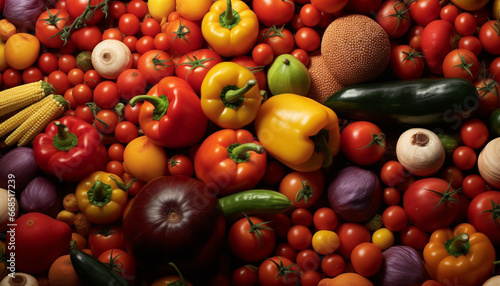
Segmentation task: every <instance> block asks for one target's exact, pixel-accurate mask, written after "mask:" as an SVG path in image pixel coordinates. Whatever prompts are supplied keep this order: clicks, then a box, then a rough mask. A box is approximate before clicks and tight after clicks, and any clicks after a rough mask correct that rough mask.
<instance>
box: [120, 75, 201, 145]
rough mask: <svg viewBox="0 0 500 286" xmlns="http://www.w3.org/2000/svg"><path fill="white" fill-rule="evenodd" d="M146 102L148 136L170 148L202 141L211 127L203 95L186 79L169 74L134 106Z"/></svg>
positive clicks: (142, 121) (143, 120)
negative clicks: (201, 99)
mask: <svg viewBox="0 0 500 286" xmlns="http://www.w3.org/2000/svg"><path fill="white" fill-rule="evenodd" d="M139 101H144V104H143V105H142V106H141V110H140V112H139V125H140V126H141V129H142V131H143V132H144V135H146V136H147V137H148V138H149V139H150V140H151V141H153V142H154V143H156V144H158V145H161V146H163V147H167V148H184V147H188V146H191V145H194V144H196V143H197V142H199V141H200V140H201V139H202V138H203V137H204V136H205V132H206V130H207V127H208V118H207V117H206V116H205V114H204V113H203V110H202V109H201V103H200V98H199V97H198V95H197V94H196V92H195V91H194V90H193V88H192V87H191V85H189V83H187V82H186V81H185V80H183V79H181V78H178V77H175V76H168V77H165V78H163V79H162V80H161V81H160V82H159V83H158V84H156V85H155V86H153V88H151V90H150V92H149V93H148V95H138V96H135V97H133V98H132V99H131V100H130V102H129V103H130V105H132V106H134V105H135V104H136V103H137V102H139Z"/></svg>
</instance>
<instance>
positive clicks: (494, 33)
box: [478, 20, 500, 55]
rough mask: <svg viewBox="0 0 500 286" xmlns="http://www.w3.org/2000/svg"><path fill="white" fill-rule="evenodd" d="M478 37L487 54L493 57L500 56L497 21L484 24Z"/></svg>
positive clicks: (499, 37)
mask: <svg viewBox="0 0 500 286" xmlns="http://www.w3.org/2000/svg"><path fill="white" fill-rule="evenodd" d="M478 37H479V41H481V44H482V45H483V49H484V50H485V51H486V52H488V53H490V54H492V55H500V36H498V21H497V20H490V21H488V22H486V23H484V24H483V25H482V26H481V28H480V29H479V34H478Z"/></svg>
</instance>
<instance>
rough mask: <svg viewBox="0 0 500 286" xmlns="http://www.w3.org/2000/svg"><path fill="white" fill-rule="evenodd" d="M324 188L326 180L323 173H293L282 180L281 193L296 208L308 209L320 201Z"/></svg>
mask: <svg viewBox="0 0 500 286" xmlns="http://www.w3.org/2000/svg"><path fill="white" fill-rule="evenodd" d="M324 187H325V179H324V177H323V173H322V172H321V171H314V172H299V171H293V172H290V173H288V174H287V175H286V176H285V177H284V178H283V179H282V180H281V183H280V186H279V192H280V193H282V194H284V195H285V196H286V197H287V198H288V199H289V200H290V201H291V202H292V204H293V205H294V206H296V207H299V208H308V207H310V206H312V205H314V204H315V203H316V202H317V201H318V199H319V198H320V197H321V194H322V193H323V189H324Z"/></svg>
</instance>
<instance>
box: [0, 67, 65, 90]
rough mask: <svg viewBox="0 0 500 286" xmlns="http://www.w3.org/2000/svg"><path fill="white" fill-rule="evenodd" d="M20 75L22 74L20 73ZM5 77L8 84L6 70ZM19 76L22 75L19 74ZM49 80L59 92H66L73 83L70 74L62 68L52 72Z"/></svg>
mask: <svg viewBox="0 0 500 286" xmlns="http://www.w3.org/2000/svg"><path fill="white" fill-rule="evenodd" d="M19 75H21V74H20V73H19ZM3 77H4V78H3V80H4V82H5V84H7V82H6V71H5V72H4V73H3ZM19 78H21V77H20V76H19ZM47 82H48V83H50V84H52V85H53V86H54V88H55V92H56V93H57V94H64V93H65V92H66V90H68V89H70V88H71V83H70V82H69V80H68V76H67V75H66V74H65V73H64V72H62V71H60V70H56V71H53V72H51V73H50V74H49V76H48V78H47Z"/></svg>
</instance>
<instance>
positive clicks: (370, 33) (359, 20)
mask: <svg viewBox="0 0 500 286" xmlns="http://www.w3.org/2000/svg"><path fill="white" fill-rule="evenodd" d="M321 54H322V55H323V58H324V59H325V61H326V65H327V67H328V68H329V69H330V72H331V74H332V75H333V76H334V77H335V78H336V79H337V81H338V82H339V83H340V84H342V85H343V86H349V85H352V84H356V83H361V82H366V81H370V80H373V79H376V78H377V77H378V76H380V75H381V74H382V73H383V72H384V70H385V69H386V67H387V65H388V63H389V59H390V55H391V46H390V41H389V36H388V35H387V33H386V32H385V31H384V29H383V28H382V27H381V26H380V25H379V24H378V23H377V22H376V21H375V20H373V19H371V18H370V17H367V16H365V15H360V14H351V15H347V16H343V17H340V18H337V19H335V20H334V21H333V22H332V23H330V25H328V27H327V28H326V30H325V32H324V34H323V36H322V40H321Z"/></svg>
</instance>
